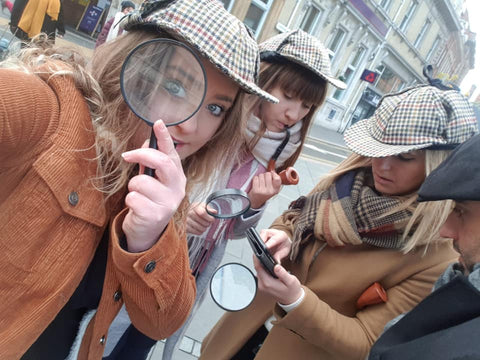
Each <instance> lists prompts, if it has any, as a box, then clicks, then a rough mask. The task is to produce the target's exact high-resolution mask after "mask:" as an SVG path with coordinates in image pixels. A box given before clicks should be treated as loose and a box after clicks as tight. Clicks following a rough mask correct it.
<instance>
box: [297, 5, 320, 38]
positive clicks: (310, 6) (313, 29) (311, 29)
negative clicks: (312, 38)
mask: <svg viewBox="0 0 480 360" xmlns="http://www.w3.org/2000/svg"><path fill="white" fill-rule="evenodd" d="M307 6H308V8H307V10H306V11H305V13H304V15H303V17H302V20H301V21H300V25H299V26H298V28H299V29H302V30H303V31H305V32H307V33H309V34H313V32H314V31H315V30H316V28H317V25H318V23H319V20H320V18H321V17H322V14H323V9H322V8H321V7H319V6H317V5H316V4H313V3H311V4H308V5H307ZM312 9H315V10H316V11H317V14H316V15H315V18H314V19H313V21H312V24H311V25H310V29H309V30H306V29H304V24H305V20H306V19H307V17H309V15H310V13H311V11H312Z"/></svg>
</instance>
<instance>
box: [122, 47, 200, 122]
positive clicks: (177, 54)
mask: <svg viewBox="0 0 480 360" xmlns="http://www.w3.org/2000/svg"><path fill="white" fill-rule="evenodd" d="M121 80H122V93H123V95H124V98H125V101H126V102H127V104H128V105H129V107H130V108H131V109H132V111H133V112H134V113H135V114H136V115H137V116H139V117H140V118H142V119H143V120H145V121H146V122H147V123H149V124H150V125H153V123H155V121H157V120H159V119H161V120H163V122H164V123H165V124H166V125H167V126H168V125H176V124H179V123H181V122H183V121H185V120H187V119H188V118H190V117H191V116H192V115H193V114H194V113H195V112H196V111H197V110H198V108H199V106H200V105H201V103H202V101H203V97H204V94H205V75H204V70H203V68H202V65H201V63H200V62H199V60H198V58H197V57H196V56H195V55H194V53H193V52H192V51H191V50H189V49H188V48H186V47H185V46H183V45H182V44H181V43H178V42H174V41H166V40H165V39H159V40H157V41H149V42H146V43H143V44H141V45H139V46H138V47H137V48H136V49H135V50H133V51H132V52H131V53H130V55H129V56H128V58H127V59H126V61H125V63H124V65H123V69H122V79H121Z"/></svg>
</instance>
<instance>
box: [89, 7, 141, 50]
mask: <svg viewBox="0 0 480 360" xmlns="http://www.w3.org/2000/svg"><path fill="white" fill-rule="evenodd" d="M120 6H121V11H119V12H117V13H116V14H115V16H114V17H112V18H110V19H109V20H108V21H107V22H106V23H105V24H104V25H103V28H102V31H101V32H100V34H99V35H98V38H97V42H96V43H95V48H97V47H99V46H100V45H102V44H104V43H105V42H107V41H111V40H113V39H115V38H116V37H117V36H119V35H122V33H123V28H122V27H120V26H118V24H119V22H120V20H122V19H123V18H124V17H125V16H126V15H128V14H130V13H131V12H132V11H134V10H135V4H134V3H133V2H131V1H129V0H125V1H122V3H121V4H120Z"/></svg>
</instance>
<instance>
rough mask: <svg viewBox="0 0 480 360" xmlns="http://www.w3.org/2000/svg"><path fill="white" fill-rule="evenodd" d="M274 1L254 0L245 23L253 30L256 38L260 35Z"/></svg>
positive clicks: (244, 20)
mask: <svg viewBox="0 0 480 360" xmlns="http://www.w3.org/2000/svg"><path fill="white" fill-rule="evenodd" d="M272 2H273V0H252V2H251V3H250V6H249V8H248V11H247V15H246V16H245V19H243V23H244V24H245V25H247V26H248V27H249V28H250V29H252V31H253V33H254V34H255V36H258V34H260V31H261V30H262V26H263V22H264V21H265V17H266V16H267V13H268V10H270V5H271V4H272Z"/></svg>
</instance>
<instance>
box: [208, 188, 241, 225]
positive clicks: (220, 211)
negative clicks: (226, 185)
mask: <svg viewBox="0 0 480 360" xmlns="http://www.w3.org/2000/svg"><path fill="white" fill-rule="evenodd" d="M248 209H250V199H249V198H248V195H247V193H246V192H245V191H243V190H240V189H223V190H219V191H215V192H213V193H212V194H210V195H209V196H208V198H207V201H206V211H207V213H208V214H209V215H211V216H213V217H214V218H217V219H233V218H235V217H237V216H240V215H242V214H244V213H245V212H246V211H247V210H248Z"/></svg>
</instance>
